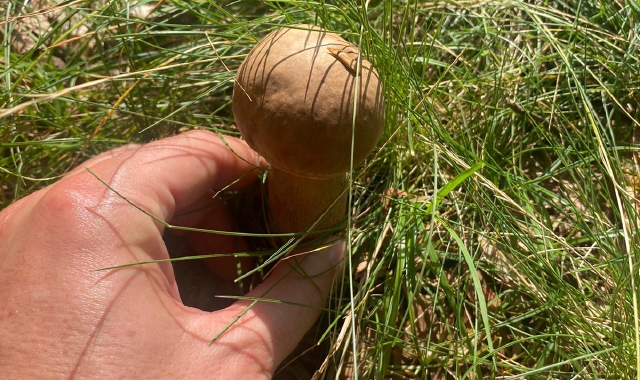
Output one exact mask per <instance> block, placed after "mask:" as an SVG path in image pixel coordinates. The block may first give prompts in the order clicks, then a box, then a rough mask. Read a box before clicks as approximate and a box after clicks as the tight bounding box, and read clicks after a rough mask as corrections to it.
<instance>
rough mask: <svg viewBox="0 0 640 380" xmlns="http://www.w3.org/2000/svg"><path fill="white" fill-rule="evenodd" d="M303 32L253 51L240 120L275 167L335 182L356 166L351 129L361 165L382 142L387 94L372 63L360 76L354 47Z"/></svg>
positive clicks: (241, 91) (275, 35)
mask: <svg viewBox="0 0 640 380" xmlns="http://www.w3.org/2000/svg"><path fill="white" fill-rule="evenodd" d="M297 27H298V28H303V29H290V28H280V29H277V30H275V31H273V32H272V33H270V34H268V35H267V36H266V37H265V38H264V39H262V40H261V41H260V42H259V43H258V44H257V45H256V46H255V47H254V48H253V49H252V50H251V51H250V52H249V54H248V55H247V57H246V58H245V60H244V62H242V64H241V65H240V68H239V70H238V75H237V77H236V82H235V85H234V87H233V117H234V119H235V122H236V125H237V126H238V129H239V130H240V132H241V133H242V135H243V137H244V138H245V140H246V141H247V143H248V144H249V146H251V147H252V148H253V149H254V150H255V151H256V152H258V153H259V154H260V155H262V156H263V157H264V158H265V159H266V160H267V161H268V162H269V163H270V164H271V165H272V166H273V167H276V168H278V169H280V170H282V171H285V172H288V173H291V174H296V175H299V176H303V177H309V178H328V177H333V176H336V175H339V174H342V173H345V172H347V171H348V170H349V168H350V162H351V141H352V132H353V136H354V139H353V140H354V152H353V163H354V166H356V165H359V164H360V163H361V162H362V161H363V160H364V159H365V157H366V156H367V155H368V154H369V152H370V151H371V150H372V149H373V147H374V146H375V144H376V143H377V142H378V140H379V138H380V135H381V134H382V130H383V127H384V94H383V90H382V86H381V84H380V78H379V75H378V72H377V71H376V70H375V68H373V67H372V65H371V63H370V62H368V61H366V60H365V59H362V60H361V67H360V74H359V76H358V78H356V69H357V59H358V49H357V48H356V47H355V46H354V45H352V44H350V43H349V42H347V41H345V40H344V39H342V38H341V37H340V36H338V35H336V34H332V33H326V32H322V31H320V30H318V29H317V28H316V27H313V26H309V25H299V26H297ZM305 29H306V30H305ZM358 83H359V84H360V85H359V86H357V84H358ZM356 87H358V88H357V108H356V118H355V131H353V128H352V127H353V125H354V120H353V113H354V100H355V96H356V93H355V92H356Z"/></svg>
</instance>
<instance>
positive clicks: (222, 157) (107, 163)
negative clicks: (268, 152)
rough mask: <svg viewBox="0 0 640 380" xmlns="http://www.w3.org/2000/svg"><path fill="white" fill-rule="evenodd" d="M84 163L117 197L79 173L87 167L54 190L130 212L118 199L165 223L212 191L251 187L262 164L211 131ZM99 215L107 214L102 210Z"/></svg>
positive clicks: (237, 142)
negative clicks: (73, 191)
mask: <svg viewBox="0 0 640 380" xmlns="http://www.w3.org/2000/svg"><path fill="white" fill-rule="evenodd" d="M88 165H90V169H91V171H92V172H93V173H94V175H95V176H96V177H98V178H99V179H100V180H102V181H104V182H105V183H106V184H108V185H109V186H111V187H112V188H113V189H114V190H116V191H118V192H119V193H120V195H117V194H115V193H114V192H112V191H110V190H109V189H108V188H107V187H106V186H105V185H104V184H102V183H100V181H99V180H98V179H96V178H91V177H92V175H91V174H90V173H88V172H87V171H86V170H85V171H83V170H82V168H85V167H86V166H85V165H83V166H82V167H81V168H78V169H76V170H75V171H74V172H73V174H72V175H70V176H68V177H66V178H65V179H63V180H62V181H60V182H59V183H58V184H57V186H66V187H67V188H73V187H74V186H75V187H78V188H81V189H82V192H83V193H84V194H88V196H89V197H93V199H88V200H87V202H88V203H93V204H91V206H92V207H95V206H96V205H97V204H101V205H103V206H105V207H107V206H108V208H109V209H110V210H111V209H114V208H115V209H119V208H120V209H121V208H126V209H128V210H132V209H133V208H132V207H131V205H129V204H127V202H126V201H124V200H123V199H122V198H121V197H125V198H126V199H127V200H129V201H130V202H132V203H134V204H136V205H137V206H140V207H141V208H142V209H144V210H145V211H148V212H149V213H151V214H153V215H155V216H158V217H159V218H161V219H162V220H164V221H169V220H170V219H171V218H172V216H173V215H174V213H176V212H180V211H181V210H186V209H188V208H189V207H190V206H191V205H192V204H193V203H195V202H197V201H198V200H199V199H201V198H202V197H203V196H205V195H206V194H207V192H210V191H211V190H212V189H213V190H222V189H226V188H227V187H230V188H238V187H241V186H244V185H246V184H248V183H252V182H253V181H254V180H255V178H256V174H257V172H258V170H257V168H258V166H259V165H261V163H260V161H259V158H258V155H257V154H256V153H255V152H254V151H253V150H251V149H250V148H249V147H248V146H247V145H246V144H245V143H244V142H243V141H241V140H238V139H236V138H233V137H225V138H224V140H223V139H221V138H220V137H219V136H218V135H216V134H213V133H210V132H206V131H192V132H188V133H185V134H182V135H178V136H174V137H170V138H167V139H163V140H159V141H155V142H153V143H150V144H146V145H142V146H138V147H128V148H122V149H120V150H117V151H116V152H115V153H110V154H105V155H102V156H99V157H98V158H96V159H94V160H90V161H89V162H88ZM87 183H89V184H91V185H90V186H88V185H87ZM118 199H119V201H118ZM102 211H105V212H109V210H106V209H104V208H103V209H102ZM140 214H141V213H140ZM141 217H143V216H142V215H141ZM146 219H147V220H148V218H146ZM136 222H137V221H136Z"/></svg>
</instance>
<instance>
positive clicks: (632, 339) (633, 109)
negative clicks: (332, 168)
mask: <svg viewBox="0 0 640 380" xmlns="http://www.w3.org/2000/svg"><path fill="white" fill-rule="evenodd" d="M143 3H144V1H143ZM2 4H3V3H2V2H1V1H0V5H2ZM22 4H23V2H22V1H9V2H7V1H5V2H4V5H6V6H0V10H5V11H3V14H2V21H0V31H1V32H0V35H1V36H2V41H3V42H2V54H0V88H1V90H0V107H1V108H2V109H1V110H0V115H1V116H2V118H0V186H1V187H2V191H0V204H1V205H2V207H4V206H6V205H8V204H10V203H11V202H13V201H15V200H17V199H19V198H21V197H24V196H26V195H28V194H29V193H31V192H32V191H34V190H36V189H38V188H41V187H43V186H45V185H47V184H49V183H51V182H52V181H55V180H56V179H57V178H59V177H60V176H61V175H63V174H64V172H65V171H66V170H67V169H68V168H69V167H70V166H71V165H73V164H74V163H77V162H78V160H83V159H86V158H88V157H91V156H93V155H95V154H97V153H99V152H102V151H105V150H107V149H109V148H113V147H116V146H119V145H121V144H123V143H126V142H140V141H148V140H151V139H155V138H159V137H162V136H167V135H172V134H175V133H178V132H180V131H183V130H188V129H194V128H203V129H210V130H213V131H216V132H220V133H224V134H230V135H237V131H236V130H235V129H234V128H233V120H232V115H231V107H230V95H231V89H232V85H233V77H234V72H235V70H236V69H237V67H238V66H239V64H240V62H241V60H242V58H243V57H244V55H245V54H246V53H247V52H248V50H249V49H250V48H251V47H252V46H253V45H254V44H255V42H256V40H257V39H259V38H260V37H261V36H263V35H265V34H266V33H267V32H268V31H270V30H272V29H273V28H275V27H277V26H278V25H281V24H285V25H286V24H294V23H312V24H317V25H320V26H322V27H324V28H326V29H328V30H332V31H337V32H340V33H341V34H343V35H344V36H345V37H346V38H348V39H350V40H351V41H353V42H355V43H357V44H358V45H359V46H360V47H361V49H362V51H363V52H364V53H365V55H366V56H367V57H368V58H369V59H370V60H371V61H372V62H373V63H374V65H375V66H376V67H377V68H378V70H379V72H380V74H381V77H382V78H383V80H384V85H385V91H386V98H387V128H386V131H385V133H384V136H383V139H382V140H381V142H380V144H379V148H378V149H377V150H376V151H375V152H374V153H373V154H372V155H371V156H370V157H369V159H368V160H367V162H366V163H365V165H364V166H362V167H361V168H359V169H358V170H357V171H356V172H355V173H354V175H353V188H354V190H353V199H352V200H353V203H352V206H353V207H352V213H351V215H352V219H351V232H350V237H351V239H350V250H351V255H350V257H349V262H348V264H349V265H347V266H346V273H345V276H344V277H343V280H342V282H341V283H339V284H337V285H336V288H335V291H334V293H333V297H332V300H331V304H330V307H331V309H332V310H334V312H331V313H329V312H327V313H325V314H323V317H322V324H321V325H322V326H328V327H327V329H326V331H320V333H319V334H318V336H317V337H316V340H317V341H320V340H323V341H325V342H328V346H329V350H328V354H327V357H326V361H325V367H323V368H324V372H323V375H320V376H319V378H323V377H324V378H334V377H336V376H343V377H354V378H355V377H357V378H360V379H382V378H421V379H474V378H502V379H523V378H527V379H565V378H566V379H570V378H582V379H596V378H598V379H631V378H639V379H640V328H639V325H638V323H639V321H640V315H639V314H640V311H639V306H638V293H639V292H638V283H639V281H640V278H639V276H638V263H639V262H640V244H639V239H638V234H637V228H638V221H639V220H640V219H639V212H638V202H637V200H636V198H637V192H638V190H639V189H640V187H639V186H640V184H639V183H638V172H639V170H638V165H639V163H638V152H637V150H638V147H639V145H638V142H637V141H636V139H637V138H638V136H640V135H638V127H640V122H639V120H640V110H639V103H640V102H639V100H640V95H639V93H640V62H639V58H638V57H639V56H640V54H639V50H640V24H639V22H640V6H639V5H638V4H637V3H636V2H634V1H630V0H629V1H623V0H611V1H596V0H582V1H561V0H549V1H518V0H495V1H492V0H489V1H461V2H453V1H442V2H425V1H394V0H389V1H366V2H354V1H350V0H339V1H334V2H326V1H317V2H311V1H309V2H307V1H278V2H266V1H265V2H256V1H236V2H218V1H204V0H200V1H164V2H161V3H160V5H158V6H157V7H156V8H154V11H153V13H152V16H151V17H149V18H145V19H140V18H135V17H133V16H132V14H131V12H130V9H129V11H128V8H127V2H125V1H100V2H89V1H67V2H63V3H60V5H58V6H55V7H54V8H53V9H50V11H49V12H47V13H46V14H47V15H49V17H52V15H56V17H58V21H57V22H53V21H51V22H48V23H44V22H43V19H39V25H40V27H41V28H42V30H39V31H35V32H34V31H31V32H29V31H26V32H24V29H23V32H24V33H23V34H21V35H20V36H22V37H24V36H26V35H30V38H32V39H33V40H34V44H33V45H34V46H33V47H31V48H29V49H27V50H26V51H24V52H18V51H16V48H15V46H14V47H12V44H11V41H14V40H15V38H16V36H18V34H17V33H18V32H19V30H18V29H16V28H20V27H24V21H25V20H38V17H39V16H38V15H39V14H41V13H37V12H36V10H37V9H38V8H33V7H29V6H27V7H23V6H22ZM31 4H32V5H34V2H32V3H31ZM147 4H155V3H150V2H149V3H147ZM54 18H55V17H54ZM21 23H22V24H21ZM33 24H36V25H38V23H37V22H36V23H33ZM21 25H22V26H21ZM354 365H355V367H354Z"/></svg>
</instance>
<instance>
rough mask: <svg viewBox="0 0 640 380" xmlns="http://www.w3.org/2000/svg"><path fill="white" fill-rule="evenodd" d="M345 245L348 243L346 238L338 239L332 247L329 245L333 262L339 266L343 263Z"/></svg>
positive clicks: (330, 258) (330, 257)
mask: <svg viewBox="0 0 640 380" xmlns="http://www.w3.org/2000/svg"><path fill="white" fill-rule="evenodd" d="M345 247H346V244H345V241H344V240H340V241H337V242H335V243H334V244H333V245H332V246H331V247H329V254H328V257H329V261H330V262H331V264H333V265H338V266H339V265H341V264H342V259H343V257H344V251H345Z"/></svg>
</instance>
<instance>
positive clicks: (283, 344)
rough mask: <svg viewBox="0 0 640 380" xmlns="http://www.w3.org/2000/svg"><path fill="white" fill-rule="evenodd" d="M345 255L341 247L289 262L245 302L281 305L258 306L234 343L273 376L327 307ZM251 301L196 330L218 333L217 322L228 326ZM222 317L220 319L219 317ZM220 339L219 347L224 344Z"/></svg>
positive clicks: (240, 324) (236, 331) (237, 329)
mask: <svg viewBox="0 0 640 380" xmlns="http://www.w3.org/2000/svg"><path fill="white" fill-rule="evenodd" d="M343 254H344V243H343V242H339V243H335V244H333V245H332V246H330V247H328V248H327V249H324V250H322V251H319V252H314V253H308V254H304V255H302V256H298V257H297V258H296V259H294V258H288V259H286V260H284V261H282V262H280V263H279V264H278V265H277V267H276V268H275V269H274V271H273V273H272V274H271V275H270V276H269V277H268V278H267V279H266V280H265V281H264V282H263V283H262V284H260V285H259V286H258V287H257V288H256V289H255V290H253V291H251V292H250V293H248V294H247V297H251V298H262V299H270V300H279V301H282V303H276V302H266V301H259V302H258V303H256V304H255V305H254V306H253V307H252V308H251V309H250V310H249V311H248V312H247V313H246V314H244V316H243V317H242V318H240V319H239V320H238V321H237V322H236V323H235V324H234V325H233V327H231V330H230V331H232V333H231V334H230V335H231V336H233V340H234V341H235V343H236V344H240V345H241V346H242V347H245V349H244V350H245V354H246V355H247V356H251V357H253V358H256V359H255V360H256V361H259V362H261V363H263V365H264V366H265V367H268V368H269V370H270V371H274V370H275V369H276V368H277V366H278V365H279V364H280V363H281V362H282V360H284V358H285V357H286V356H287V355H288V354H289V353H290V352H291V351H292V350H293V349H294V348H295V347H296V345H297V344H298V342H299V341H300V340H301V339H302V337H303V336H304V334H305V333H306V332H307V331H308V330H309V329H310V328H311V326H312V325H313V323H314V322H315V321H316V320H317V318H318V316H319V314H320V308H322V307H324V306H325V303H326V299H327V296H328V294H329V292H330V290H331V286H332V283H333V279H334V277H335V274H336V270H337V268H338V267H339V265H338V263H340V262H341V260H342V256H343ZM250 304H251V301H244V300H243V301H238V302H236V303H235V304H233V305H232V306H230V307H229V308H227V309H225V310H222V311H219V312H214V313H211V314H209V315H208V316H205V317H204V318H203V320H202V321H201V322H202V324H201V326H200V328H201V330H200V331H202V332H204V334H205V336H207V335H206V334H209V335H208V336H210V337H213V336H216V334H218V333H219V332H220V324H221V320H225V319H226V320H228V321H231V320H232V319H233V318H234V317H236V316H238V315H240V314H241V313H243V312H244V311H245V309H246V308H247V307H248V306H249V305H250ZM222 315H224V316H225V317H224V318H221V316H222ZM225 341H226V340H225V339H224V336H223V338H221V344H223V345H224V344H225Z"/></svg>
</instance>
